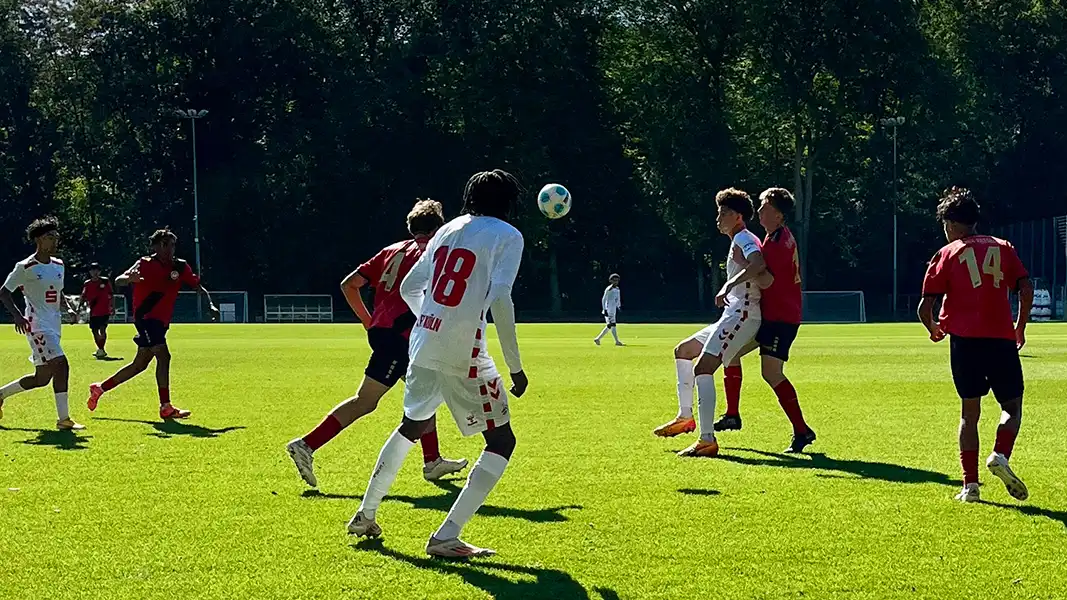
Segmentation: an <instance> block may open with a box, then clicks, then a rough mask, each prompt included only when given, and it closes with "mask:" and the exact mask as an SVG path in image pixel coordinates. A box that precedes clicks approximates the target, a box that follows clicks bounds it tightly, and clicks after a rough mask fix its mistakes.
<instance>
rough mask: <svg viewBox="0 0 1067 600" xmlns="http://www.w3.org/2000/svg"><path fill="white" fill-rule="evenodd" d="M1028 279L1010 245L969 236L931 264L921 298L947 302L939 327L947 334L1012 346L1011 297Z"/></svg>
mask: <svg viewBox="0 0 1067 600" xmlns="http://www.w3.org/2000/svg"><path fill="white" fill-rule="evenodd" d="M1028 276H1029V273H1027V272H1026V267H1024V266H1023V263H1022V261H1021V260H1019V255H1018V254H1017V253H1016V252H1015V247H1014V246H1012V245H1011V243H1009V242H1007V241H1005V240H1002V239H999V238H995V237H993V236H989V235H971V236H967V237H965V238H962V239H959V240H956V241H955V242H952V243H950V244H948V245H946V246H945V247H944V248H942V249H941V250H939V251H938V253H937V254H935V255H934V257H933V258H932V259H930V266H929V268H928V269H927V270H926V279H925V280H924V281H923V295H925V296H940V295H942V294H943V295H944V296H945V299H944V301H943V302H942V304H941V317H940V321H941V329H942V331H944V332H946V333H950V334H952V335H958V336H960V337H969V338H999V339H1005V340H1014V339H1015V323H1014V322H1013V321H1012V316H1011V301H1010V300H1009V299H1008V293H1009V292H1010V291H1011V290H1013V289H1015V287H1016V285H1017V284H1018V282H1019V280H1021V279H1023V278H1024V277H1028Z"/></svg>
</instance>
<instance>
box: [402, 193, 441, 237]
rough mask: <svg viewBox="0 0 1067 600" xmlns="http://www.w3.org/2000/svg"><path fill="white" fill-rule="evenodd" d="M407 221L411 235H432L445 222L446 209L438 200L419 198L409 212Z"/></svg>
mask: <svg viewBox="0 0 1067 600" xmlns="http://www.w3.org/2000/svg"><path fill="white" fill-rule="evenodd" d="M407 222H408V231H409V232H410V233H411V235H430V234H431V233H433V232H434V231H436V230H437V229H438V228H439V227H441V226H442V225H444V224H445V209H444V207H443V206H441V203H440V202H438V201H436V200H429V199H427V200H422V199H419V200H418V201H417V202H415V206H413V207H412V208H411V212H409V213H408V218H407Z"/></svg>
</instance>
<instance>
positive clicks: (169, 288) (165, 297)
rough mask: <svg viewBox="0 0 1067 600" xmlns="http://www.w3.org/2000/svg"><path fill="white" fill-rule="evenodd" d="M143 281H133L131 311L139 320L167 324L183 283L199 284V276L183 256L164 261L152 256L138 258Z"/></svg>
mask: <svg viewBox="0 0 1067 600" xmlns="http://www.w3.org/2000/svg"><path fill="white" fill-rule="evenodd" d="M137 270H138V271H139V272H140V274H141V277H142V279H143V280H142V281H139V282H137V283H134V284H133V315H134V318H136V319H137V320H138V321H140V320H143V319H153V320H156V321H162V322H163V324H164V325H170V320H171V318H173V317H174V303H175V302H176V301H177V300H178V292H179V291H181V289H182V284H185V285H188V286H189V287H191V288H195V287H199V285H200V278H199V277H197V276H196V274H195V273H193V269H192V267H190V266H189V263H187V262H185V261H184V260H179V259H174V260H173V261H171V262H168V263H164V262H162V261H161V260H159V259H158V258H156V257H155V256H145V257H143V258H141V260H139V261H137Z"/></svg>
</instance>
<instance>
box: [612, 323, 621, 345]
mask: <svg viewBox="0 0 1067 600" xmlns="http://www.w3.org/2000/svg"><path fill="white" fill-rule="evenodd" d="M611 337H613V338H615V343H616V344H620V343H622V342H620V341H619V328H618V327H612V328H611Z"/></svg>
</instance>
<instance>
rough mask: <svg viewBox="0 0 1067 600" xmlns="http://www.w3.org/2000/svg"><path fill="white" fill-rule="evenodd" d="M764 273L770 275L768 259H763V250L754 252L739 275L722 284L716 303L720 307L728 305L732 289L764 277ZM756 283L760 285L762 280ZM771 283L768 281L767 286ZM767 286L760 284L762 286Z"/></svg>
mask: <svg viewBox="0 0 1067 600" xmlns="http://www.w3.org/2000/svg"><path fill="white" fill-rule="evenodd" d="M764 274H767V275H770V272H769V271H767V261H765V260H764V259H763V253H762V252H753V253H752V254H751V255H750V256H749V257H748V265H747V266H746V267H745V268H743V269H741V270H740V271H738V272H737V275H734V276H733V277H731V278H730V279H729V281H727V282H726V284H725V285H723V286H722V290H721V291H720V292H719V294H718V295H717V296H715V304H717V305H718V306H720V307H723V306H726V295H727V294H729V293H730V290H732V289H734V288H735V287H737V286H738V285H740V284H742V283H745V282H747V281H753V280H757V279H758V278H761V277H763V275H764ZM773 281H774V279H773V278H772V279H771V282H773ZM756 283H757V285H759V283H760V282H759V281H757V282H756ZM769 285H770V283H767V286H769ZM767 286H763V285H760V287H761V288H765V287H767Z"/></svg>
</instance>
